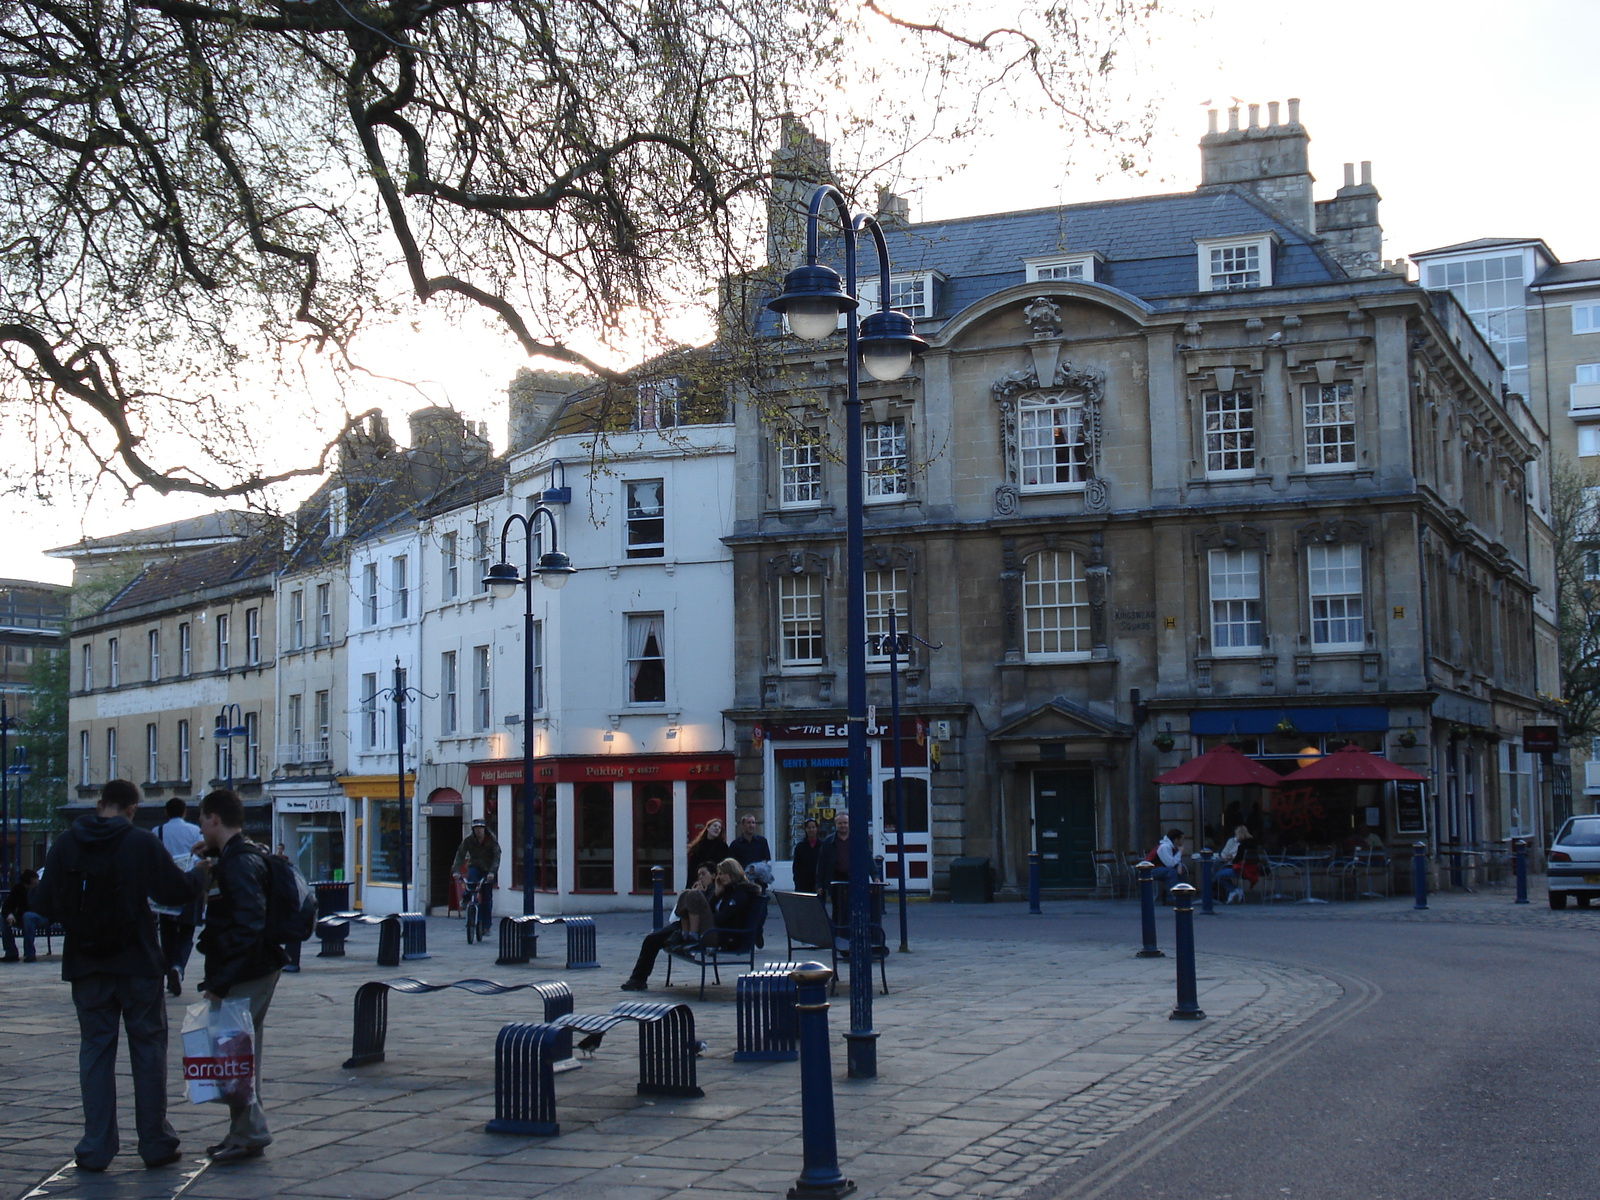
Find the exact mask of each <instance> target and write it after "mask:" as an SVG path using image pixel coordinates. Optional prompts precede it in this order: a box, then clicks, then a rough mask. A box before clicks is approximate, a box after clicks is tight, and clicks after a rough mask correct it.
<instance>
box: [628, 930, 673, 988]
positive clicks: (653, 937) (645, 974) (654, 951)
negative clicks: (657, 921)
mask: <svg viewBox="0 0 1600 1200" xmlns="http://www.w3.org/2000/svg"><path fill="white" fill-rule="evenodd" d="M679 928H680V922H677V921H669V922H667V924H666V925H664V926H662V927H661V928H660V929H657V930H656V931H655V932H654V933H647V934H645V935H644V944H643V945H641V946H640V947H639V961H638V962H636V963H634V964H633V974H632V975H630V976H629V977H628V978H630V979H637V980H639V982H641V983H643V982H644V981H645V980H646V979H649V978H650V972H651V971H653V970H655V965H656V959H657V958H659V957H660V955H661V951H662V949H663V947H665V946H666V944H667V939H668V938H670V937H671V936H672V935H673V934H675V933H677V932H678V930H679Z"/></svg>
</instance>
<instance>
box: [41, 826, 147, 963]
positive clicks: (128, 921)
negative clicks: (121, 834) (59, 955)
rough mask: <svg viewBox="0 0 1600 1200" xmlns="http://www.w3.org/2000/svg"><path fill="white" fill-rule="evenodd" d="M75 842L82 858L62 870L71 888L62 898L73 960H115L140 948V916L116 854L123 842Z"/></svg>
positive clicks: (63, 891)
mask: <svg viewBox="0 0 1600 1200" xmlns="http://www.w3.org/2000/svg"><path fill="white" fill-rule="evenodd" d="M73 840H74V841H76V842H77V847H78V853H77V855H76V856H74V858H73V860H72V862H71V864H70V865H67V866H64V867H62V868H61V873H62V875H63V876H64V877H65V879H66V885H65V886H64V887H63V888H62V889H61V890H60V891H59V892H58V893H57V896H58V897H59V899H58V900H57V902H56V911H57V916H58V918H59V920H60V921H61V928H62V929H64V930H65V931H66V934H67V944H68V946H70V947H71V948H72V951H73V953H74V954H82V955H86V956H88V957H89V958H115V957H116V956H117V955H118V954H120V953H122V951H124V950H126V949H127V948H128V947H130V946H135V945H137V944H138V942H139V912H138V910H137V909H136V908H135V907H134V905H133V903H132V902H131V901H130V900H129V898H128V896H127V894H126V892H125V889H124V888H123V886H122V883H121V881H120V880H119V879H118V878H117V870H116V853H117V849H118V847H120V846H121V845H122V839H121V838H117V839H116V840H115V841H110V842H88V843H85V842H83V841H81V840H79V839H76V838H75V839H73ZM141 905H142V898H141Z"/></svg>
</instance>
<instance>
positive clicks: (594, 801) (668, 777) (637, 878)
mask: <svg viewBox="0 0 1600 1200" xmlns="http://www.w3.org/2000/svg"><path fill="white" fill-rule="evenodd" d="M733 762H734V759H733V755H732V754H723V753H718V754H639V755H627V756H623V755H600V756H593V757H591V756H578V755H572V756H552V757H548V758H539V759H535V760H534V804H533V807H534V822H535V826H534V854H533V868H534V869H533V871H532V878H533V883H534V886H535V887H536V888H537V889H538V890H539V891H540V892H541V893H543V894H546V895H548V896H549V897H551V899H550V901H549V902H548V903H547V902H544V901H541V902H540V904H539V908H540V910H541V911H551V912H579V911H584V910H593V911H605V910H607V909H627V908H639V907H643V906H645V905H648V904H649V900H650V895H651V881H650V870H651V868H652V867H658V866H659V867H661V868H663V876H664V883H665V887H666V890H667V891H668V892H669V893H672V892H675V891H676V890H677V889H678V888H679V887H681V886H682V882H681V881H682V880H683V879H684V878H685V863H686V861H687V849H688V844H689V839H690V838H691V837H693V836H694V835H695V833H696V832H698V831H699V829H700V828H701V827H703V826H704V825H705V823H706V821H708V820H710V819H712V818H713V817H715V818H719V819H721V820H722V821H723V822H724V823H725V824H726V823H727V822H728V821H729V817H730V815H731V814H730V805H731V803H732V795H733ZM467 782H468V784H469V785H470V787H471V791H472V805H473V813H474V815H481V816H482V817H484V819H485V820H487V821H488V822H489V828H490V829H491V831H493V832H494V834H495V836H496V837H497V838H499V840H500V844H501V846H502V848H503V854H502V861H501V881H502V883H503V884H506V885H508V886H509V887H511V888H512V889H515V890H518V891H520V890H521V889H522V887H523V886H524V879H525V877H526V874H527V873H526V872H525V870H524V862H523V858H524V855H523V840H524V839H523V822H524V820H525V811H526V810H525V806H524V805H523V804H522V762H521V760H520V759H496V760H493V761H489V762H477V763H471V764H469V765H468V767H467Z"/></svg>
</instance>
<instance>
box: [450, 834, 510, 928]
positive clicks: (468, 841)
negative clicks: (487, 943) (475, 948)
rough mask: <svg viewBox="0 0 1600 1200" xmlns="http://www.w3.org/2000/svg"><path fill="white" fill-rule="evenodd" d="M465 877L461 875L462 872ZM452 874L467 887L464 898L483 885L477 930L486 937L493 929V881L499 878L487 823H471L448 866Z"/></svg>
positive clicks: (495, 847)
mask: <svg viewBox="0 0 1600 1200" xmlns="http://www.w3.org/2000/svg"><path fill="white" fill-rule="evenodd" d="M463 867H465V868H466V873H465V874H464V875H463V874H462V868H463ZM450 870H451V872H452V873H453V874H455V875H458V876H461V878H462V881H463V882H464V883H465V884H466V895H467V896H470V895H471V894H472V892H473V890H474V889H478V885H479V884H482V885H483V886H482V888H481V889H478V890H480V891H481V894H482V896H483V907H482V909H481V911H480V912H479V914H478V926H479V928H480V929H482V930H483V931H484V935H485V936H488V931H489V930H490V929H491V928H493V925H494V884H495V877H496V876H497V875H499V874H500V843H499V842H498V841H496V840H495V836H494V834H492V833H490V832H489V823H488V822H487V821H485V820H484V819H483V818H482V817H478V818H476V819H474V820H473V822H472V832H471V833H469V834H467V836H466V837H464V838H462V839H461V845H459V846H457V847H456V856H455V859H454V861H452V862H451V864H450Z"/></svg>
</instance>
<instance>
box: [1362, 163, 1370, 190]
mask: <svg viewBox="0 0 1600 1200" xmlns="http://www.w3.org/2000/svg"><path fill="white" fill-rule="evenodd" d="M1361 182H1362V184H1363V186H1365V187H1371V186H1372V164H1371V163H1369V162H1364V163H1362V164H1361Z"/></svg>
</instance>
